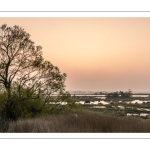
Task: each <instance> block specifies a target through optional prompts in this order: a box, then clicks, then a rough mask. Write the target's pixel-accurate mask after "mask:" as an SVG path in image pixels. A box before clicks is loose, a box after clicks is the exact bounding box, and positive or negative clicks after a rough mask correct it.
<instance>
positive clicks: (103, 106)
mask: <svg viewBox="0 0 150 150" xmlns="http://www.w3.org/2000/svg"><path fill="white" fill-rule="evenodd" d="M91 108H106V107H105V106H93V107H91Z"/></svg>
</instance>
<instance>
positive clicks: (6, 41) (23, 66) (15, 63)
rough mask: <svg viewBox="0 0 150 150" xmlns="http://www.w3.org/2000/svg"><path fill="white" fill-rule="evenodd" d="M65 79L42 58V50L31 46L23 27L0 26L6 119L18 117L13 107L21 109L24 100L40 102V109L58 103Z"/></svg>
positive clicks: (0, 72)
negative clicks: (53, 101)
mask: <svg viewBox="0 0 150 150" xmlns="http://www.w3.org/2000/svg"><path fill="white" fill-rule="evenodd" d="M65 79H66V74H65V73H63V74H62V73H61V72H60V70H59V68H58V67H56V66H54V65H53V64H52V63H50V62H49V61H45V60H44V59H43V57H42V47H41V46H35V45H34V42H33V41H32V40H31V39H30V35H29V34H28V33H27V32H26V31H24V29H23V28H21V27H19V26H16V25H15V26H13V27H12V28H11V27H8V26H7V25H6V24H4V25H2V26H1V27H0V90H1V92H3V91H6V92H7V100H6V101H7V104H6V105H5V106H6V109H5V111H6V114H7V117H9V118H13V119H16V118H18V117H19V116H21V115H19V116H16V115H13V116H12V114H14V113H13V111H14V110H15V108H16V107H17V106H18V107H17V108H16V110H17V111H18V110H22V109H23V108H22V107H23V105H20V104H21V103H22V104H23V102H25V101H29V100H30V101H33V100H39V99H42V103H41V104H42V107H43V106H45V105H46V104H48V103H49V101H51V100H54V99H55V100H58V97H60V95H63V93H64V92H65V84H64V82H65ZM57 96H58V97H57ZM24 106H26V105H24ZM24 110H25V109H24ZM10 114H11V115H10ZM15 114H17V113H15Z"/></svg>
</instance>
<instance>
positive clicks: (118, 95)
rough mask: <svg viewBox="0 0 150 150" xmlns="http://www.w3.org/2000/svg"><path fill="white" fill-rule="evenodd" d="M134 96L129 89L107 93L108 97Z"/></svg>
mask: <svg viewBox="0 0 150 150" xmlns="http://www.w3.org/2000/svg"><path fill="white" fill-rule="evenodd" d="M131 96H132V91H131V90H128V91H127V92H123V91H116V92H111V93H108V94H106V98H120V97H121V98H130V97H131Z"/></svg>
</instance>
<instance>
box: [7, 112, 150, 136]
mask: <svg viewBox="0 0 150 150" xmlns="http://www.w3.org/2000/svg"><path fill="white" fill-rule="evenodd" d="M5 132H9V133H18V132H19V133H26V132H28V133H41V132H42V133H45V132H46V133H47V132H48V133H94V132H97V133H138V132H142V133H144V132H146V133H147V132H150V120H143V119H136V118H132V119H131V118H128V117H113V116H109V115H104V114H102V113H93V112H82V113H78V114H63V115H56V116H45V117H38V118H33V119H24V120H17V121H15V122H9V126H8V129H7V131H6V130H5Z"/></svg>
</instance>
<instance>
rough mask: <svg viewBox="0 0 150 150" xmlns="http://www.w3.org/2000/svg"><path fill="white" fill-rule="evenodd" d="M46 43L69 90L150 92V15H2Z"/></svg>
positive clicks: (46, 53)
mask: <svg viewBox="0 0 150 150" xmlns="http://www.w3.org/2000/svg"><path fill="white" fill-rule="evenodd" d="M2 24H7V25H8V26H10V27H12V26H14V25H18V26H20V27H22V28H24V30H25V31H26V32H27V33H29V34H30V35H31V40H32V41H34V42H35V45H41V46H42V47H43V49H42V51H43V57H44V59H45V60H48V61H50V62H51V63H52V64H53V65H55V66H58V67H59V69H60V71H61V72H62V73H66V74H67V78H66V82H65V84H66V90H71V91H78V90H81V91H120V90H122V91H127V90H128V89H131V90H132V91H135V92H136V91H138V92H139V91H140V92H148V91H150V18H146V17H144V18H138V17H136V18H132V17H129V18H125V17H124V18H123V17H121V18H119V17H110V18H108V17H97V18H96V17H93V18H92V17H91V18H88V17H86V18H81V17H78V18H69V17H66V18H65V17H64V18H63V17H60V18H58V17H57V18H56V17H49V18H46V17H42V18H39V17H36V18H31V17H29V18H19V17H17V18H15V17H14V18H13V17H11V18H5V17H3V18H0V25H2Z"/></svg>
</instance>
